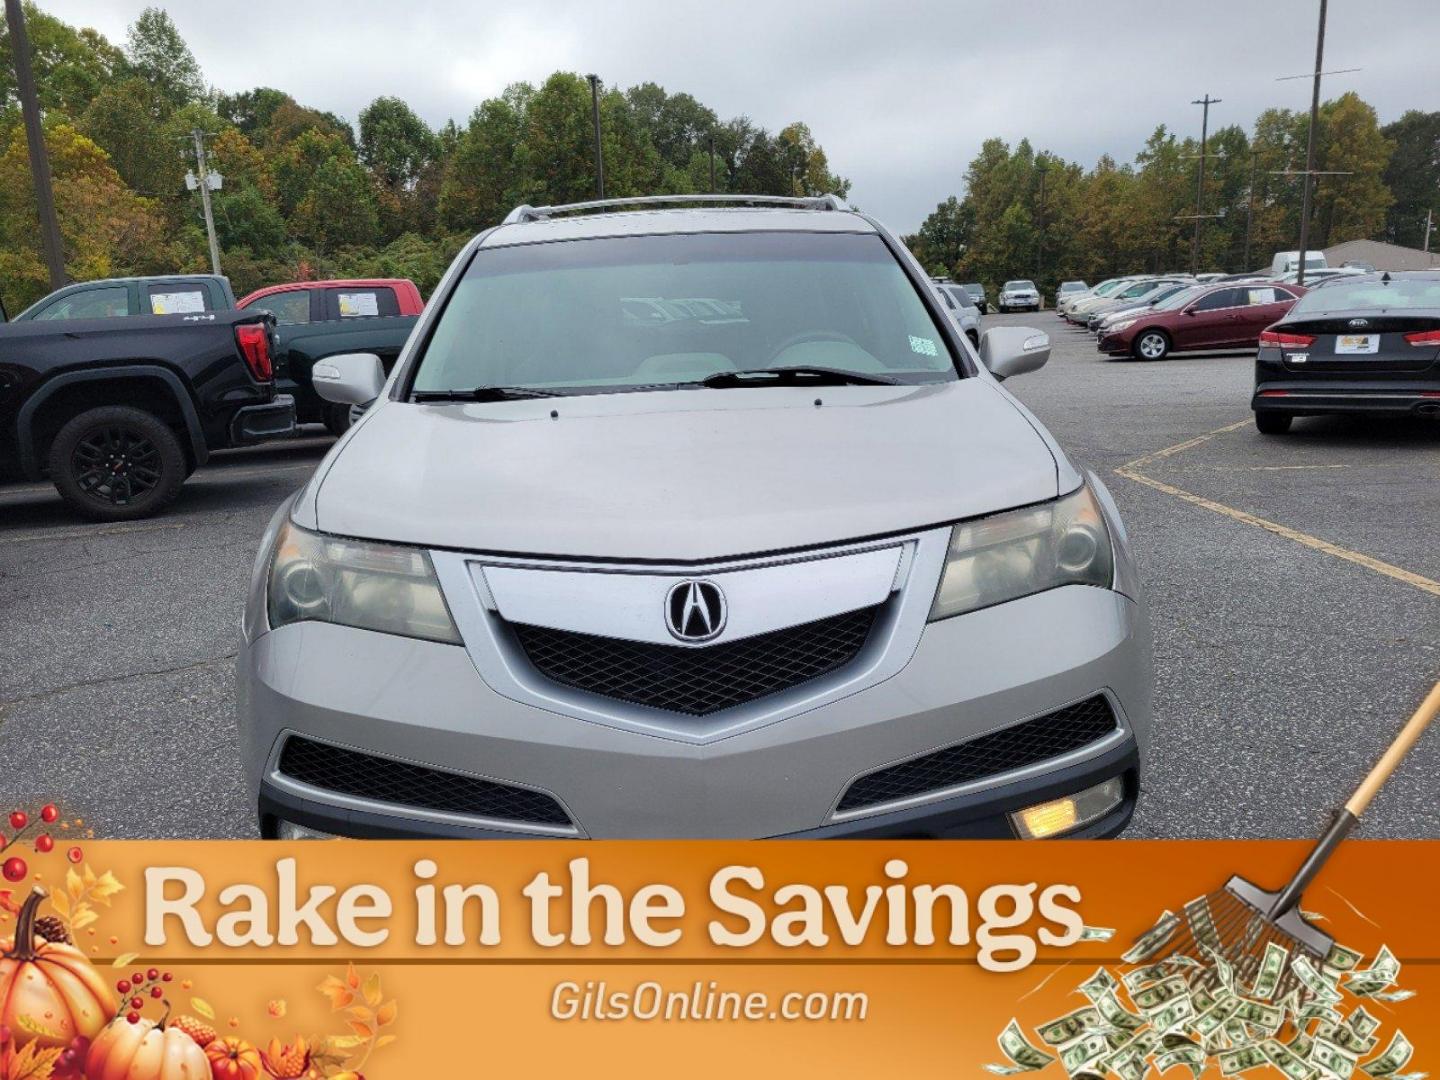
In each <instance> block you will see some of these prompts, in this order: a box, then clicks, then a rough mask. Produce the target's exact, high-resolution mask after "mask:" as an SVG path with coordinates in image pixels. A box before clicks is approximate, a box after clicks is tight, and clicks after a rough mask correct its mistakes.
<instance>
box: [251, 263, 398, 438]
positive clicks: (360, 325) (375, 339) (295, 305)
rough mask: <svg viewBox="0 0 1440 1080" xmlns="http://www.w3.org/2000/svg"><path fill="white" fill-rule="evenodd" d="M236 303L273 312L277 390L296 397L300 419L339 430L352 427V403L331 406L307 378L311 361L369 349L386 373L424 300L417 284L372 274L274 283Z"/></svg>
mask: <svg viewBox="0 0 1440 1080" xmlns="http://www.w3.org/2000/svg"><path fill="white" fill-rule="evenodd" d="M236 306H237V307H241V308H250V307H256V308H261V309H263V310H265V311H269V312H270V313H271V314H273V315H274V316H275V321H276V324H277V325H276V331H275V333H276V342H275V381H276V386H277V388H278V389H279V390H280V392H281V393H284V394H290V395H292V396H293V397H294V398H295V411H296V415H297V418H298V420H299V422H300V423H302V424H303V423H313V422H317V421H323V422H324V424H325V426H326V427H328V428H329V429H330V430H331V431H333V432H334V433H335V434H337V435H339V434H341V433H342V432H343V431H344V430H345V429H346V428H347V427H349V426H350V406H348V405H334V404H332V403H330V402H327V401H325V400H324V399H323V398H321V397H320V395H319V394H317V393H316V392H315V388H314V386H313V385H312V383H311V381H310V370H311V369H312V368H313V367H314V366H315V362H316V361H317V360H323V359H325V358H326V357H327V356H338V355H339V354H340V353H353V352H366V353H374V354H375V355H377V356H378V357H380V360H381V362H382V363H383V364H384V365H385V370H386V371H389V370H390V368H391V367H392V366H393V365H394V363H395V359H396V358H397V357H398V356H399V355H400V350H401V349H402V348H404V346H405V341H406V339H407V338H408V337H409V336H410V331H411V329H412V328H413V327H414V326H415V323H416V321H417V320H418V319H419V317H420V312H421V310H422V309H423V308H424V306H425V304H424V301H423V300H421V299H420V290H419V289H417V288H416V287H415V283H414V282H412V281H408V280H406V279H404V278H376V279H366V280H356V281H299V282H294V283H292V284H288V285H271V286H268V287H266V288H264V289H257V290H256V291H255V292H253V293H251V294H250V295H249V296H246V297H244V298H243V299H242V300H241V301H240V302H239V304H237V305H236Z"/></svg>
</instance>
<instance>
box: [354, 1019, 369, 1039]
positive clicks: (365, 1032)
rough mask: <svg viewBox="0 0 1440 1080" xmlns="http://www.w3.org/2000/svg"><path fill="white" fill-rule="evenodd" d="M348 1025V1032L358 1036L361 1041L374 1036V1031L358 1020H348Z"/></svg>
mask: <svg viewBox="0 0 1440 1080" xmlns="http://www.w3.org/2000/svg"><path fill="white" fill-rule="evenodd" d="M348 1023H349V1025H350V1030H351V1031H353V1032H355V1034H356V1035H359V1036H360V1038H362V1039H371V1038H373V1037H374V1035H375V1029H374V1028H372V1027H371V1026H370V1025H369V1024H365V1023H362V1022H361V1021H359V1020H350V1021H348Z"/></svg>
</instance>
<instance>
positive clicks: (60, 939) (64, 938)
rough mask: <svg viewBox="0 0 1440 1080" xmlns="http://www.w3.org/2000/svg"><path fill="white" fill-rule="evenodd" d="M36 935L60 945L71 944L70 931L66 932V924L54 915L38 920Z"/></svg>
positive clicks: (41, 917)
mask: <svg viewBox="0 0 1440 1080" xmlns="http://www.w3.org/2000/svg"><path fill="white" fill-rule="evenodd" d="M35 933H37V934H39V935H40V936H41V937H43V938H44V939H45V940H46V941H53V942H55V943H56V944H59V945H69V944H70V931H68V930H66V929H65V924H64V923H63V922H61V921H60V919H59V918H58V917H56V916H54V915H42V916H40V918H38V919H36V920H35Z"/></svg>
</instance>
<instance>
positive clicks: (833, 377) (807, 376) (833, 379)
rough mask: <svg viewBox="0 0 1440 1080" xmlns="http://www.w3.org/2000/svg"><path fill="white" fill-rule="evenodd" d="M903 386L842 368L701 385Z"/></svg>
mask: <svg viewBox="0 0 1440 1080" xmlns="http://www.w3.org/2000/svg"><path fill="white" fill-rule="evenodd" d="M899 382H900V380H899V379H892V378H889V377H888V376H885V375H862V374H860V373H859V372H855V371H845V370H843V369H841V368H828V367H780V368H751V369H750V370H748V371H717V372H716V373H715V374H714V375H707V376H706V377H705V378H703V379H701V380H700V385H701V386H708V387H711V388H712V389H714V388H718V389H729V388H731V387H737V386H896V385H898V384H899Z"/></svg>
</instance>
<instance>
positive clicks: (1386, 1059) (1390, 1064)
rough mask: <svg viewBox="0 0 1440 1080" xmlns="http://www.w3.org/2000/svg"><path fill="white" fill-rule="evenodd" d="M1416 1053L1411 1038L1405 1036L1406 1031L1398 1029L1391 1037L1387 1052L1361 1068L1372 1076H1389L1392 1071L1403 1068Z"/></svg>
mask: <svg viewBox="0 0 1440 1080" xmlns="http://www.w3.org/2000/svg"><path fill="white" fill-rule="evenodd" d="M1414 1053H1415V1048H1414V1047H1413V1046H1411V1045H1410V1040H1409V1039H1407V1038H1405V1033H1404V1032H1403V1031H1397V1032H1395V1034H1394V1036H1393V1037H1392V1038H1391V1039H1390V1045H1389V1046H1387V1047H1386V1048H1385V1052H1384V1053H1383V1054H1381V1055H1380V1056H1379V1057H1377V1058H1371V1059H1370V1060H1369V1061H1367V1062H1365V1063H1364V1064H1362V1065H1361V1066H1360V1068H1361V1069H1362V1070H1364V1071H1365V1072H1366V1073H1369V1074H1370V1075H1371V1076H1389V1075H1390V1074H1391V1073H1394V1072H1397V1071H1399V1070H1400V1069H1403V1068H1404V1067H1405V1066H1406V1065H1407V1064H1408V1063H1409V1061H1410V1058H1411V1056H1412V1055H1413V1054H1414Z"/></svg>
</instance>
